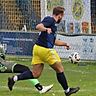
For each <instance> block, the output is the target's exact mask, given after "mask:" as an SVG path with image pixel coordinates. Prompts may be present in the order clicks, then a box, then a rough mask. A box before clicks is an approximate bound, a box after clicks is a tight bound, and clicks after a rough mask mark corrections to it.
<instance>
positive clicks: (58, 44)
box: [55, 40, 70, 50]
mask: <svg viewBox="0 0 96 96" xmlns="http://www.w3.org/2000/svg"><path fill="white" fill-rule="evenodd" d="M55 45H56V46H64V47H65V48H66V49H67V50H69V48H70V46H69V44H68V43H66V42H64V41H62V40H55Z"/></svg>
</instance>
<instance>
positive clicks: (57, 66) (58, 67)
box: [47, 50, 79, 96]
mask: <svg viewBox="0 0 96 96" xmlns="http://www.w3.org/2000/svg"><path fill="white" fill-rule="evenodd" d="M48 56H49V57H48V58H49V59H48V60H47V61H48V63H50V66H51V67H52V68H53V69H54V70H55V71H56V76H57V80H58V82H59V83H60V84H61V86H62V87H63V89H64V90H65V94H66V96H69V95H70V94H72V93H75V92H77V91H78V90H79V87H77V88H69V87H68V83H67V80H66V77H65V74H64V68H63V65H62V63H61V60H60V57H59V56H58V54H57V52H56V51H55V50H51V51H50V52H49V54H48Z"/></svg>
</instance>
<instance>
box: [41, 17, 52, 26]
mask: <svg viewBox="0 0 96 96" xmlns="http://www.w3.org/2000/svg"><path fill="white" fill-rule="evenodd" d="M41 23H42V24H43V25H44V26H45V27H50V26H51V25H52V23H53V19H52V18H51V17H45V18H44V19H43V20H42V21H41Z"/></svg>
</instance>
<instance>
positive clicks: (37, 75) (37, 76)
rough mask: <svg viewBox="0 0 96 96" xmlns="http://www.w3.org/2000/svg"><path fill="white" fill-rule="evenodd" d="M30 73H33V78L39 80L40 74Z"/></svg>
mask: <svg viewBox="0 0 96 96" xmlns="http://www.w3.org/2000/svg"><path fill="white" fill-rule="evenodd" d="M32 73H33V76H34V78H39V77H40V75H41V73H40V72H36V71H33V72H32Z"/></svg>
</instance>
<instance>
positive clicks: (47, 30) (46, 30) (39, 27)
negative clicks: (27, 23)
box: [36, 23, 52, 34]
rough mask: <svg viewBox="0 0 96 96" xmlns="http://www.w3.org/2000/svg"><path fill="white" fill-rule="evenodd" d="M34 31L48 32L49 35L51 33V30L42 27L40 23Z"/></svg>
mask: <svg viewBox="0 0 96 96" xmlns="http://www.w3.org/2000/svg"><path fill="white" fill-rule="evenodd" d="M36 29H37V30H39V31H42V32H48V33H49V34H50V33H52V30H51V28H46V27H44V25H43V24H42V23H40V24H38V25H37V26H36Z"/></svg>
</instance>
